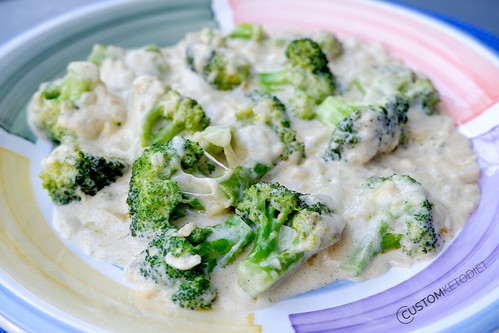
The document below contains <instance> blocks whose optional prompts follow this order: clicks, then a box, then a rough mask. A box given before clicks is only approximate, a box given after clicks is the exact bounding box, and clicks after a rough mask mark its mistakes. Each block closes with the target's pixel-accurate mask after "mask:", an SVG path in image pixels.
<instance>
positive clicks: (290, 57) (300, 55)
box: [257, 38, 336, 119]
mask: <svg viewBox="0 0 499 333" xmlns="http://www.w3.org/2000/svg"><path fill="white" fill-rule="evenodd" d="M286 58H287V63H286V66H285V67H283V68H282V69H280V70H278V71H276V72H270V73H259V74H257V76H258V80H259V83H260V86H261V87H262V88H263V89H264V90H266V91H269V92H271V91H274V90H275V88H279V87H281V86H292V87H294V89H295V91H294V92H293V97H292V98H291V99H290V100H289V101H288V102H289V103H290V106H291V111H292V112H293V113H294V114H295V115H296V116H297V117H299V118H303V119H312V118H314V117H315V110H314V109H315V106H316V105H317V104H319V103H321V102H322V101H323V100H324V99H325V98H326V97H327V96H330V95H333V94H334V92H335V89H336V83H335V78H334V76H333V74H332V73H331V71H330V69H329V67H328V60H327V58H326V56H325V55H324V53H323V52H322V50H321V48H320V46H319V44H317V43H316V42H314V41H313V40H311V39H309V38H304V39H297V40H294V41H292V42H291V43H289V45H288V46H287V48H286Z"/></svg>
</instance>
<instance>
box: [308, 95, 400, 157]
mask: <svg viewBox="0 0 499 333" xmlns="http://www.w3.org/2000/svg"><path fill="white" fill-rule="evenodd" d="M408 108H409V105H408V103H407V101H406V100H405V99H404V98H401V97H398V96H395V97H392V98H385V99H383V100H381V101H379V102H378V103H373V104H369V103H364V102H359V101H353V100H350V99H347V98H344V97H340V96H330V97H328V98H326V99H325V100H324V102H323V103H322V104H321V105H319V107H318V108H317V117H318V119H319V120H320V121H321V122H322V123H323V124H324V125H326V126H328V127H329V128H330V129H331V130H332V131H333V132H332V138H331V140H330V142H329V146H328V147H327V149H326V152H325V154H324V159H325V160H343V161H349V162H352V163H359V164H363V163H366V162H368V161H370V160H371V159H372V158H374V156H376V155H378V154H380V153H387V152H391V151H393V150H394V149H395V148H396V147H397V146H398V145H399V143H400V142H401V141H402V140H403V138H404V125H405V123H406V122H407V110H408Z"/></svg>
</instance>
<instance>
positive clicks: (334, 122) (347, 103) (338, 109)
mask: <svg viewBox="0 0 499 333" xmlns="http://www.w3.org/2000/svg"><path fill="white" fill-rule="evenodd" d="M358 106H360V103H359V104H357V103H355V102H354V101H352V100H349V99H347V98H344V97H339V96H329V97H327V98H326V99H325V100H324V101H323V102H322V103H321V104H319V106H318V107H317V108H316V110H315V111H316V115H317V118H318V119H319V120H320V121H321V122H322V123H323V124H324V125H326V126H327V127H328V128H329V129H330V130H333V129H335V128H336V126H338V124H339V123H340V122H341V121H342V120H343V119H345V118H346V117H348V116H349V115H350V114H352V112H354V111H355V110H356V108H357V107H358Z"/></svg>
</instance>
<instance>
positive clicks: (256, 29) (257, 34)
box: [229, 23, 265, 42]
mask: <svg viewBox="0 0 499 333" xmlns="http://www.w3.org/2000/svg"><path fill="white" fill-rule="evenodd" d="M229 37H230V38H241V39H250V40H254V41H256V42H259V41H262V40H263V39H264V38H265V32H264V31H263V27H262V25H261V24H251V23H241V24H239V25H237V26H236V27H235V28H234V29H233V30H232V32H231V33H230V34H229Z"/></svg>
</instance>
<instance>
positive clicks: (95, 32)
mask: <svg viewBox="0 0 499 333" xmlns="http://www.w3.org/2000/svg"><path fill="white" fill-rule="evenodd" d="M238 22H258V23H263V24H264V25H266V26H268V27H279V28H290V29H302V30H318V29H327V30H331V31H334V32H335V33H337V34H338V35H339V36H340V37H346V36H355V37H358V38H362V39H365V40H367V41H370V42H381V43H383V44H384V45H386V47H387V48H388V50H389V51H390V52H391V53H392V54H393V55H394V56H396V57H399V58H401V59H402V60H403V61H404V62H405V63H406V64H407V65H409V66H411V67H413V68H415V69H420V70H422V71H424V72H425V73H427V74H429V76H430V77H431V79H432V80H433V82H434V83H435V85H436V86H437V88H438V89H439V90H440V92H441V95H442V102H443V104H444V106H445V108H446V110H448V112H449V114H450V116H451V117H452V118H453V119H454V120H455V122H456V124H457V125H458V126H459V130H460V131H461V132H462V133H463V134H464V135H466V136H468V137H469V138H470V139H471V141H472V144H473V147H474V150H475V152H476V153H477V156H478V162H479V165H480V168H481V177H480V188H481V191H482V198H481V201H480V203H479V206H478V208H477V210H476V212H475V213H473V214H472V216H471V217H470V218H469V220H468V222H467V223H466V225H465V226H464V228H463V230H462V231H461V232H460V233H459V234H458V235H457V237H456V238H455V240H454V241H453V242H452V243H451V244H450V245H448V246H447V247H446V248H445V251H444V252H443V253H441V254H440V255H439V256H438V257H437V258H436V259H434V260H433V261H430V262H425V263H423V264H419V265H416V266H414V267H413V268H412V269H392V270H390V271H389V272H387V273H386V274H384V275H383V276H381V277H379V278H376V279H373V280H370V281H366V282H362V283H345V282H340V283H334V284H332V285H330V286H327V287H325V288H322V289H320V290H317V291H314V292H310V293H306V294H303V295H299V296H296V297H293V298H290V299H287V300H284V301H281V302H278V303H276V304H274V305H273V306H271V307H269V308H265V309H262V310H258V311H253V312H244V311H239V312H230V313H229V312H222V311H216V310H214V311H198V312H192V311H181V310H178V311H173V312H172V311H167V310H166V309H164V308H163V307H162V306H161V304H159V303H155V302H153V301H150V300H146V299H143V298H141V297H140V295H139V294H138V293H137V292H136V291H135V290H134V289H133V288H132V287H131V286H129V285H127V284H126V283H124V282H123V281H122V280H121V278H120V271H119V269H117V268H116V267H113V266H108V265H105V264H102V263H99V262H97V261H94V260H92V259H91V258H89V257H87V256H85V255H84V254H82V253H81V252H80V251H79V250H78V249H76V248H74V247H73V246H72V244H70V243H68V242H66V241H64V240H62V239H60V238H59V237H58V236H57V234H56V233H55V232H54V231H53V229H52V227H51V225H50V223H49V222H48V221H50V216H51V207H52V206H51V203H50V202H49V200H48V199H47V197H46V195H45V194H44V193H43V191H42V190H41V188H40V183H39V181H38V172H39V167H38V165H39V161H40V159H41V157H42V156H44V155H46V154H47V153H48V152H49V150H50V146H49V145H48V144H47V143H46V142H40V141H36V139H35V136H34V135H33V133H32V132H31V131H30V130H29V128H28V126H27V125H26V111H25V107H26V104H27V102H28V100H29V98H30V96H31V95H32V94H33V92H34V91H35V90H36V89H37V87H38V85H39V84H40V83H41V82H44V81H48V80H52V79H54V78H56V77H58V76H61V75H62V74H63V73H64V70H65V68H66V64H67V63H69V62H70V61H72V60H78V59H83V58H85V57H86V56H87V55H88V53H89V50H90V49H91V46H92V45H93V44H94V43H98V42H99V43H104V44H117V45H120V46H123V47H127V48H130V47H139V46H143V45H146V44H149V43H156V44H158V45H163V46H166V45H170V44H173V43H175V42H176V41H177V40H179V39H181V38H182V37H183V36H184V34H185V33H186V32H188V31H196V30H199V29H201V28H202V27H205V26H217V25H219V26H221V27H222V28H223V29H230V28H231V27H232V26H233V25H234V23H238ZM0 73H2V74H1V75H0V127H1V128H0V223H1V224H0V226H1V229H0V326H1V327H3V328H5V329H7V330H9V331H11V332H16V331H27V332H68V331H70V332H80V331H81V332H137V331H139V332H143V331H147V332H154V331H162V332H226V331H232V332H260V331H263V332H353V331H355V332H368V331H372V332H380V331H386V332H389V331H397V332H402V331H414V330H421V331H424V332H433V331H454V330H455V331H458V330H463V329H467V330H468V331H475V332H484V331H492V330H493V329H495V328H497V324H498V322H497V318H499V301H498V299H499V288H498V287H499V280H498V278H497V277H498V276H499V265H498V254H499V250H498V240H499V228H498V223H497V222H498V221H499V216H498V212H499V210H498V208H499V187H498V186H497V184H499V127H498V126H497V125H499V89H497V86H498V83H499V82H498V78H499V60H498V58H497V55H495V54H493V53H492V52H491V51H489V50H488V49H487V48H486V47H484V46H482V45H480V44H479V43H477V42H476V41H475V40H473V39H471V38H470V37H468V36H466V35H464V34H462V33H460V32H458V31H456V30H454V29H452V28H450V27H449V26H447V25H445V24H443V23H440V22H437V21H435V20H432V19H430V18H428V17H426V16H423V15H421V14H417V13H414V12H411V11H408V10H407V9H402V8H399V7H394V6H390V5H386V4H381V3H378V2H364V1H331V0H311V1H299V0H288V1H286V2H285V1H283V0H273V1H269V0H253V1H242V0H220V1H219V0H216V1H215V2H214V3H211V2H209V1H207V0H193V1H182V0H168V1H119V2H110V3H105V4H100V5H97V6H93V7H88V8H85V9H83V10H80V11H78V12H74V13H71V14H68V15H65V16H62V17H60V18H57V19H56V20H54V21H51V22H49V23H47V24H45V25H43V26H40V27H38V28H36V29H35V30H33V31H31V32H29V33H27V34H26V35H23V36H22V37H20V38H18V39H16V40H14V41H13V42H11V43H10V44H8V45H6V46H5V47H4V48H3V49H1V50H0Z"/></svg>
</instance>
